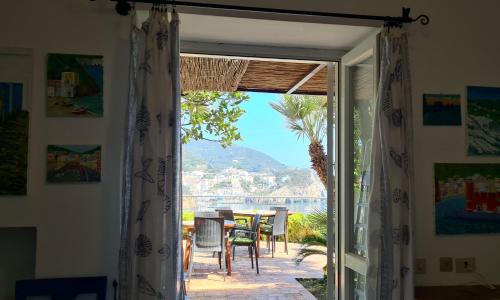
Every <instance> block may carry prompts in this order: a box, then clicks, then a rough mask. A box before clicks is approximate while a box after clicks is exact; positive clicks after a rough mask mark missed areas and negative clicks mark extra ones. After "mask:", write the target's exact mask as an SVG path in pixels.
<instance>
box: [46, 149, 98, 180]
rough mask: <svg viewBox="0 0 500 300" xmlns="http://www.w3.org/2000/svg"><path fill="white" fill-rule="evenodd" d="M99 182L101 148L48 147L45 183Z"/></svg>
mask: <svg viewBox="0 0 500 300" xmlns="http://www.w3.org/2000/svg"><path fill="white" fill-rule="evenodd" d="M99 181H101V146H99V145H49V146H48V147H47V182H51V183H58V182H68V183H69V182H99Z"/></svg>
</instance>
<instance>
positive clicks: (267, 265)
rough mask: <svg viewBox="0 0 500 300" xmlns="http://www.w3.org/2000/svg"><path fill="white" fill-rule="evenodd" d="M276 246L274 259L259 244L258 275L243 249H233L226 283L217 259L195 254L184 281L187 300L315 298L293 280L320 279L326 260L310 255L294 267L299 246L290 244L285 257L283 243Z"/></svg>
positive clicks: (245, 250) (288, 299)
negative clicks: (233, 252)
mask: <svg viewBox="0 0 500 300" xmlns="http://www.w3.org/2000/svg"><path fill="white" fill-rule="evenodd" d="M276 244H277V252H276V253H275V256H274V258H271V254H270V253H268V251H267V249H264V247H265V242H264V243H262V244H261V251H260V252H261V257H260V258H259V270H260V275H257V273H256V271H255V269H253V270H252V268H251V262H250V258H249V257H248V250H247V248H246V247H237V248H236V259H235V260H234V261H233V265H232V274H231V276H227V277H226V281H224V278H223V276H222V275H223V273H222V270H219V264H218V262H217V258H213V257H212V254H209V253H197V254H195V258H194V269H193V275H192V278H191V282H187V292H188V297H189V300H200V299H213V300H216V299H224V300H226V299H231V300H232V299H236V300H239V299H241V300H243V299H244V300H257V299H258V300H264V299H265V300H271V299H272V300H285V299H286V300H292V299H301V300H309V299H311V300H314V299H316V298H315V297H314V296H312V295H311V294H310V293H309V292H308V291H307V290H306V289H305V288H304V287H302V285H301V284H300V283H298V282H297V281H296V280H295V278H321V277H322V276H323V272H322V267H323V266H324V265H325V264H326V258H325V257H323V256H312V257H309V258H307V259H306V260H305V261H304V262H302V264H300V265H299V266H296V265H295V262H294V257H295V254H296V253H297V250H298V249H299V247H300V245H298V244H293V243H290V244H289V251H288V252H289V253H288V255H287V254H285V253H284V245H283V243H276Z"/></svg>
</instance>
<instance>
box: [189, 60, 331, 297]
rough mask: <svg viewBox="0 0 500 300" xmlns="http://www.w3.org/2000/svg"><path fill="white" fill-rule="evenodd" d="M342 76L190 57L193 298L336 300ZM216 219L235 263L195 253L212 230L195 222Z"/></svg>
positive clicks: (287, 65) (298, 66) (286, 64)
mask: <svg viewBox="0 0 500 300" xmlns="http://www.w3.org/2000/svg"><path fill="white" fill-rule="evenodd" d="M335 70H336V68H335V63H333V62H324V61H306V60H292V59H276V58H273V59H270V58H248V57H234V56H220V55H196V54H183V55H182V56H181V76H182V85H183V91H184V92H183V97H182V101H183V102H182V108H183V111H182V113H183V114H182V116H183V119H182V124H183V137H184V139H183V142H184V145H183V151H182V152H183V164H182V167H183V172H182V183H183V195H182V196H183V197H182V199H183V225H184V235H183V236H184V238H185V241H184V243H183V246H184V251H185V254H186V256H185V271H186V273H187V275H186V276H187V277H188V284H187V293H188V296H191V297H192V298H195V299H197V298H200V299H204V298H207V299H208V298H213V297H228V298H230V299H233V298H235V297H236V298H237V297H241V296H244V295H246V296H250V297H257V298H258V297H266V296H269V295H274V296H276V297H289V298H292V299H295V298H296V299H314V298H315V297H314V296H317V297H318V298H319V299H326V297H327V296H326V291H327V288H326V284H327V280H326V276H327V267H326V265H327V259H326V254H327V241H328V222H327V220H328V218H327V215H328V214H327V212H328V194H329V191H331V190H330V189H329V187H328V183H327V182H328V179H329V177H330V180H334V177H333V176H332V175H333V174H329V172H331V170H328V159H327V145H328V137H329V136H328V122H329V120H328V102H329V101H334V97H327V94H328V92H329V88H328V85H329V84H328V82H329V80H330V82H331V84H334V82H333V76H332V74H334V73H335ZM329 73H330V75H329ZM329 77H330V78H329ZM330 90H333V88H331V89H330ZM330 92H331V91H330ZM332 106H333V105H332ZM330 122H331V120H330ZM332 127H333V126H332ZM330 131H331V129H330ZM330 193H332V192H330ZM332 196H333V195H330V197H332ZM332 198H333V197H332ZM280 210H285V211H286V213H283V212H279V211H280ZM280 214H281V215H283V214H285V216H286V218H284V219H282V218H280ZM214 216H215V217H217V216H220V217H223V218H225V221H226V224H225V225H226V227H227V226H230V227H228V228H226V229H225V233H226V238H227V241H226V248H225V249H224V251H221V252H225V253H226V257H220V255H224V254H222V253H221V254H220V255H219V254H215V253H214V252H219V251H203V250H204V249H203V247H202V246H201V247H200V246H198V247H196V246H194V243H195V240H196V239H199V237H198V238H196V237H195V235H196V234H195V233H196V231H197V230H198V231H200V230H202V228H203V225H200V224H197V225H195V223H194V219H195V217H199V218H200V219H202V218H212V217H214ZM256 218H261V220H260V222H259V223H258V225H257V228H252V223H255V219H256ZM227 221H230V222H227ZM279 222H283V225H282V226H281V225H280V224H279ZM228 224H229V225H228ZM280 226H281V227H282V228H283V229H284V232H283V231H281V232H280V231H279V230H280ZM255 229H256V230H255ZM252 230H254V231H253V232H251V231H252ZM281 233H282V234H281ZM200 234H201V233H198V235H200ZM253 234H255V235H253ZM252 238H253V239H255V241H254V243H255V246H256V247H254V248H252V247H251V246H249V245H248V243H252V242H251V241H249V239H252ZM331 244H333V243H331ZM195 247H196V248H195ZM252 249H255V250H252ZM193 250H194V251H193ZM210 250H212V249H210ZM193 253H194V254H193ZM224 258H226V259H227V260H228V261H227V263H226V267H227V275H228V276H226V277H224V268H223V267H222V265H223V264H224ZM254 260H255V266H254ZM218 261H219V262H218ZM257 263H258V266H257ZM257 268H259V271H258V272H259V273H258V274H257Z"/></svg>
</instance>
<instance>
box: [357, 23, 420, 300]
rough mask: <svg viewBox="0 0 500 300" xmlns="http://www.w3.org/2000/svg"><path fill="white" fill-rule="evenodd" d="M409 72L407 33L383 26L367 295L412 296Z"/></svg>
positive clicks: (393, 297)
mask: <svg viewBox="0 0 500 300" xmlns="http://www.w3.org/2000/svg"><path fill="white" fill-rule="evenodd" d="M409 75H410V72H409V65H408V41H407V36H406V32H405V30H404V29H402V28H397V27H385V28H384V29H383V30H382V33H381V37H380V82H379V88H378V95H377V99H376V104H375V118H374V129H373V130H374V131H373V143H372V155H371V163H370V166H371V170H372V172H371V173H372V176H370V181H371V182H370V190H369V211H370V213H369V214H368V236H369V238H368V241H367V242H368V253H367V254H368V255H367V257H368V270H367V277H366V286H365V288H366V291H365V295H366V299H373V300H375V299H412V300H413V299H414V296H413V289H414V282H413V271H414V266H413V261H414V234H413V221H414V217H413V207H412V206H413V190H412V189H413V182H412V180H413V165H412V152H411V151H412V150H413V147H412V140H413V138H412V102H411V88H410V76H409Z"/></svg>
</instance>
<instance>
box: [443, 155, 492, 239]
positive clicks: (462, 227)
mask: <svg viewBox="0 0 500 300" xmlns="http://www.w3.org/2000/svg"><path fill="white" fill-rule="evenodd" d="M434 172H435V174H434V175H435V186H434V187H435V206H436V207H435V208H436V212H435V213H436V234H475V233H500V164H444V163H438V164H435V165H434Z"/></svg>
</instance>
